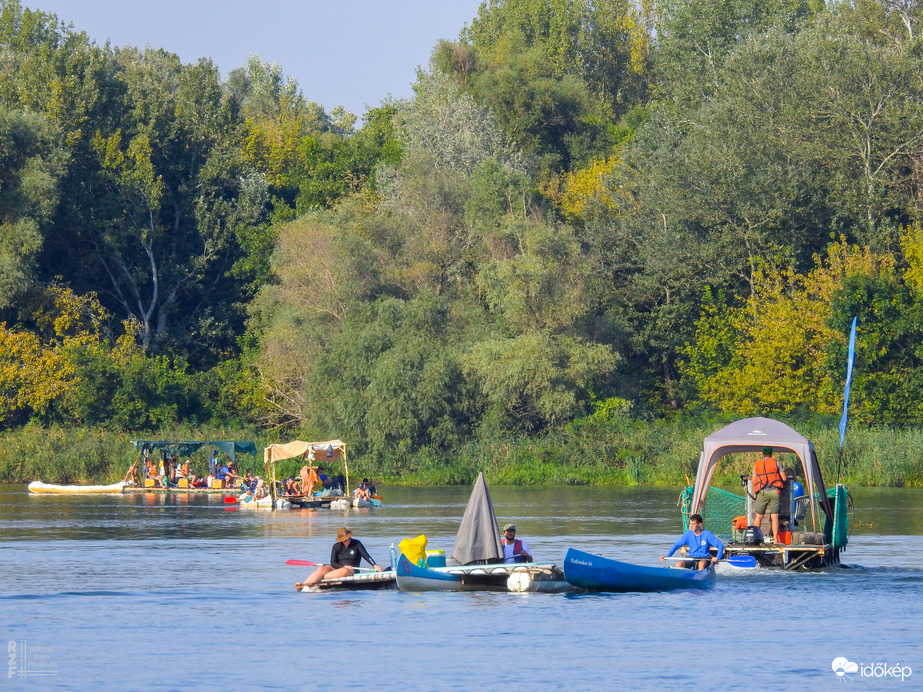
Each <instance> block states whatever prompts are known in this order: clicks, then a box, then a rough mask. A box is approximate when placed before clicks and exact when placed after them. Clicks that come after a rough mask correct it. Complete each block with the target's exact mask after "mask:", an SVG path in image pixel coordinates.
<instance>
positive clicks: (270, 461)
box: [263, 440, 349, 494]
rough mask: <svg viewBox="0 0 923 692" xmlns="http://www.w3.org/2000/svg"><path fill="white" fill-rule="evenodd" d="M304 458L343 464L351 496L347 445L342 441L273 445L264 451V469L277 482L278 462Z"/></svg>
mask: <svg viewBox="0 0 923 692" xmlns="http://www.w3.org/2000/svg"><path fill="white" fill-rule="evenodd" d="M300 456H304V458H305V459H306V460H307V461H316V462H329V463H333V462H338V461H341V460H342V462H343V468H344V470H345V473H346V493H347V494H349V466H347V464H346V443H345V442H343V441H341V440H328V441H327V442H302V441H301V440H295V441H293V442H286V443H284V444H281V443H277V444H271V445H269V446H268V447H266V448H265V449H264V450H263V468H264V469H265V470H266V473H267V474H269V473H272V478H273V482H275V473H274V470H275V468H274V467H275V465H276V463H277V462H280V461H285V460H286V459H294V458H295V457H300Z"/></svg>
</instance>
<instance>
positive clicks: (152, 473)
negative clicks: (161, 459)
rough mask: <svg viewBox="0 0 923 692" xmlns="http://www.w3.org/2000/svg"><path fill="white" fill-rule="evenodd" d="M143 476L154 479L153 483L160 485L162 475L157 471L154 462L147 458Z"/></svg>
mask: <svg viewBox="0 0 923 692" xmlns="http://www.w3.org/2000/svg"><path fill="white" fill-rule="evenodd" d="M144 475H145V476H147V477H148V478H151V479H153V480H154V484H155V485H162V481H163V476H161V475H160V474H158V473H157V467H156V466H154V462H153V461H150V460H148V462H147V469H146V470H145V474H144Z"/></svg>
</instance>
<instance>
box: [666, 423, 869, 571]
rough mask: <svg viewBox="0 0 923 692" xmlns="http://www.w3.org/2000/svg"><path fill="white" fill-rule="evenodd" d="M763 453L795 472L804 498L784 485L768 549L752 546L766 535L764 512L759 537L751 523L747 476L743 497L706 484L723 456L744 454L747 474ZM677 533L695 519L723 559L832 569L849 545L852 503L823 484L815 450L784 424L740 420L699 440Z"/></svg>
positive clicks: (843, 488) (790, 567)
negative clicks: (722, 548)
mask: <svg viewBox="0 0 923 692" xmlns="http://www.w3.org/2000/svg"><path fill="white" fill-rule="evenodd" d="M765 447H771V448H772V452H773V456H774V457H779V458H778V463H779V466H780V467H788V468H790V469H792V470H793V471H795V472H796V474H797V473H798V472H800V475H801V477H803V478H804V481H805V483H804V494H803V495H801V496H798V497H792V488H793V484H792V482H791V480H789V481H787V482H786V483H785V487H784V488H783V489H782V491H781V494H780V511H779V520H780V530H779V534H780V536H776V537H774V538H775V543H766V542H763V541H758V538H757V537H758V536H759V535H760V534H762V535H764V536H768V535H769V523H770V522H769V519H770V517H769V513H768V512H767V513H765V514H764V517H763V524H762V526H760V527H757V528H758V529H759V531H758V532H754V531H751V530H750V528H749V527H752V526H753V523H754V515H755V513H754V507H753V504H754V493H753V492H752V483H751V481H749V474H745V475H741V476H740V478H741V481H742V483H743V484H744V494H743V495H737V494H734V493H731V492H729V491H727V490H724V489H721V488H716V487H713V486H712V485H711V481H712V479H713V477H714V474H715V469H716V467H717V466H718V464H719V463H720V462H722V461H723V460H724V459H725V457H727V456H728V455H732V454H741V453H749V454H750V457H749V459H748V460H747V463H748V470H749V471H752V467H753V461H755V459H756V457H757V456H759V454H760V453H761V451H762V450H763V449H764V448H765ZM680 505H681V507H682V516H683V529H684V530H685V529H688V528H689V516H690V515H691V514H701V515H702V518H703V519H704V522H705V528H707V529H708V530H710V531H711V532H712V533H714V534H715V535H716V536H717V537H718V538H720V539H722V540H723V541H724V542H725V543H726V544H728V545H727V553H728V555H729V556H734V555H750V556H752V557H754V558H755V559H756V560H757V562H758V563H759V565H760V566H761V567H773V568H780V569H784V570H806V569H818V568H823V567H831V566H834V565H836V564H839V557H840V552H841V551H843V550H845V548H846V544H847V542H848V540H849V538H848V536H849V512H850V510H851V506H852V505H851V500H850V498H849V493H848V491H847V489H846V486H844V485H836V486H835V487H834V488H830V489H827V488H825V486H824V481H823V477H822V475H821V468H820V464H819V462H818V459H817V453H816V451H815V449H814V444H813V443H812V442H811V441H810V440H808V439H807V438H806V437H805V436H804V435H802V434H800V433H799V432H797V431H796V430H794V429H793V428H791V427H789V426H788V425H786V424H785V423H782V422H780V421H777V420H774V419H772V418H763V417H754V418H744V419H742V420H738V421H735V422H734V423H731V424H730V425H727V426H725V427H723V428H721V429H720V430H718V431H716V432H715V433H713V434H711V435H709V436H708V437H706V438H705V440H704V444H703V447H702V453H701V456H700V458H699V466H698V469H697V471H696V478H695V485H693V486H690V487H688V488H686V489H685V490H684V491H683V493H682V494H681V495H680Z"/></svg>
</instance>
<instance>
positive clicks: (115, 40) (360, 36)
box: [20, 0, 482, 118]
mask: <svg viewBox="0 0 923 692" xmlns="http://www.w3.org/2000/svg"><path fill="white" fill-rule="evenodd" d="M481 2H482V0H326V1H321V0H262V1H260V0H256V1H254V0H247V1H246V2H242V1H241V0H20V4H21V5H23V6H24V7H28V8H29V9H32V10H41V11H42V12H48V13H52V14H55V15H57V17H58V19H60V20H61V21H63V22H64V23H65V24H73V27H74V29H75V30H77V31H84V32H86V33H87V35H88V36H89V37H90V38H91V39H93V40H94V41H95V42H96V43H97V44H99V45H103V44H104V43H105V42H106V41H107V40H109V41H110V42H111V43H112V45H113V46H125V45H129V44H130V45H133V46H137V47H138V48H144V47H145V46H150V47H151V48H163V49H165V50H167V51H169V52H171V53H176V54H177V55H179V56H180V58H181V59H182V60H183V62H187V63H191V62H195V61H196V60H198V59H199V58H200V57H207V58H211V60H212V61H213V62H214V63H215V64H216V65H217V66H218V69H219V70H221V75H222V77H223V78H226V77H227V75H228V73H229V72H230V71H231V70H233V69H235V68H237V67H242V66H244V65H245V64H246V63H247V60H248V59H249V57H250V56H251V55H254V54H255V55H258V56H259V57H260V58H261V59H262V60H263V61H264V62H269V63H277V64H278V65H279V66H280V67H281V68H282V71H283V72H284V73H285V75H286V76H288V77H292V78H294V79H295V80H297V82H298V85H299V87H300V88H301V92H302V93H303V94H304V96H305V98H307V99H308V100H310V101H316V102H317V103H319V104H321V105H322V106H323V107H324V109H325V110H326V111H328V112H329V111H330V110H331V109H332V108H334V107H336V106H345V107H346V109H347V110H350V111H352V112H353V113H354V114H355V115H357V116H359V117H360V118H361V117H362V115H363V114H364V113H365V111H366V110H367V107H375V106H378V105H380V104H381V102H382V101H384V100H385V99H386V98H388V96H391V97H393V98H396V99H399V98H408V97H410V96H411V95H412V94H413V92H412V89H411V85H412V84H413V83H414V81H415V79H416V71H417V68H418V67H423V68H426V67H427V66H428V65H429V58H430V55H431V53H432V50H433V48H434V47H435V45H436V42H437V41H438V40H439V39H448V40H457V39H458V34H459V32H460V31H461V30H462V28H464V26H465V25H466V24H469V23H470V22H471V20H472V19H473V18H474V17H475V16H476V15H477V10H478V7H480V5H481Z"/></svg>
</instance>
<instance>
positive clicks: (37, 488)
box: [29, 481, 125, 495]
mask: <svg viewBox="0 0 923 692" xmlns="http://www.w3.org/2000/svg"><path fill="white" fill-rule="evenodd" d="M124 487H125V484H124V483H112V484H111V485H52V484H50V483H42V482H41V481H32V482H31V483H29V492H30V493H37V494H39V495H51V494H56V495H62V494H64V495H95V494H99V493H104V494H118V493H120V492H122V488H124Z"/></svg>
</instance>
